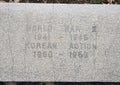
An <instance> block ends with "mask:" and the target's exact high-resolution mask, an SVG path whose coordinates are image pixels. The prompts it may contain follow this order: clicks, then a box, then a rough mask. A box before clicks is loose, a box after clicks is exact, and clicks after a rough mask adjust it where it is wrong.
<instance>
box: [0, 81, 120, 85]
mask: <svg viewBox="0 0 120 85" xmlns="http://www.w3.org/2000/svg"><path fill="white" fill-rule="evenodd" d="M0 85H120V83H115V82H113V83H108V82H87V83H85V82H46V83H45V82H6V83H5V82H1V83H0Z"/></svg>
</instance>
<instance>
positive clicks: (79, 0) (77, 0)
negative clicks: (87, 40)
mask: <svg viewBox="0 0 120 85" xmlns="http://www.w3.org/2000/svg"><path fill="white" fill-rule="evenodd" d="M0 2H3V3H4V2H10V3H12V2H13V3H65V4H120V0H0Z"/></svg>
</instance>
